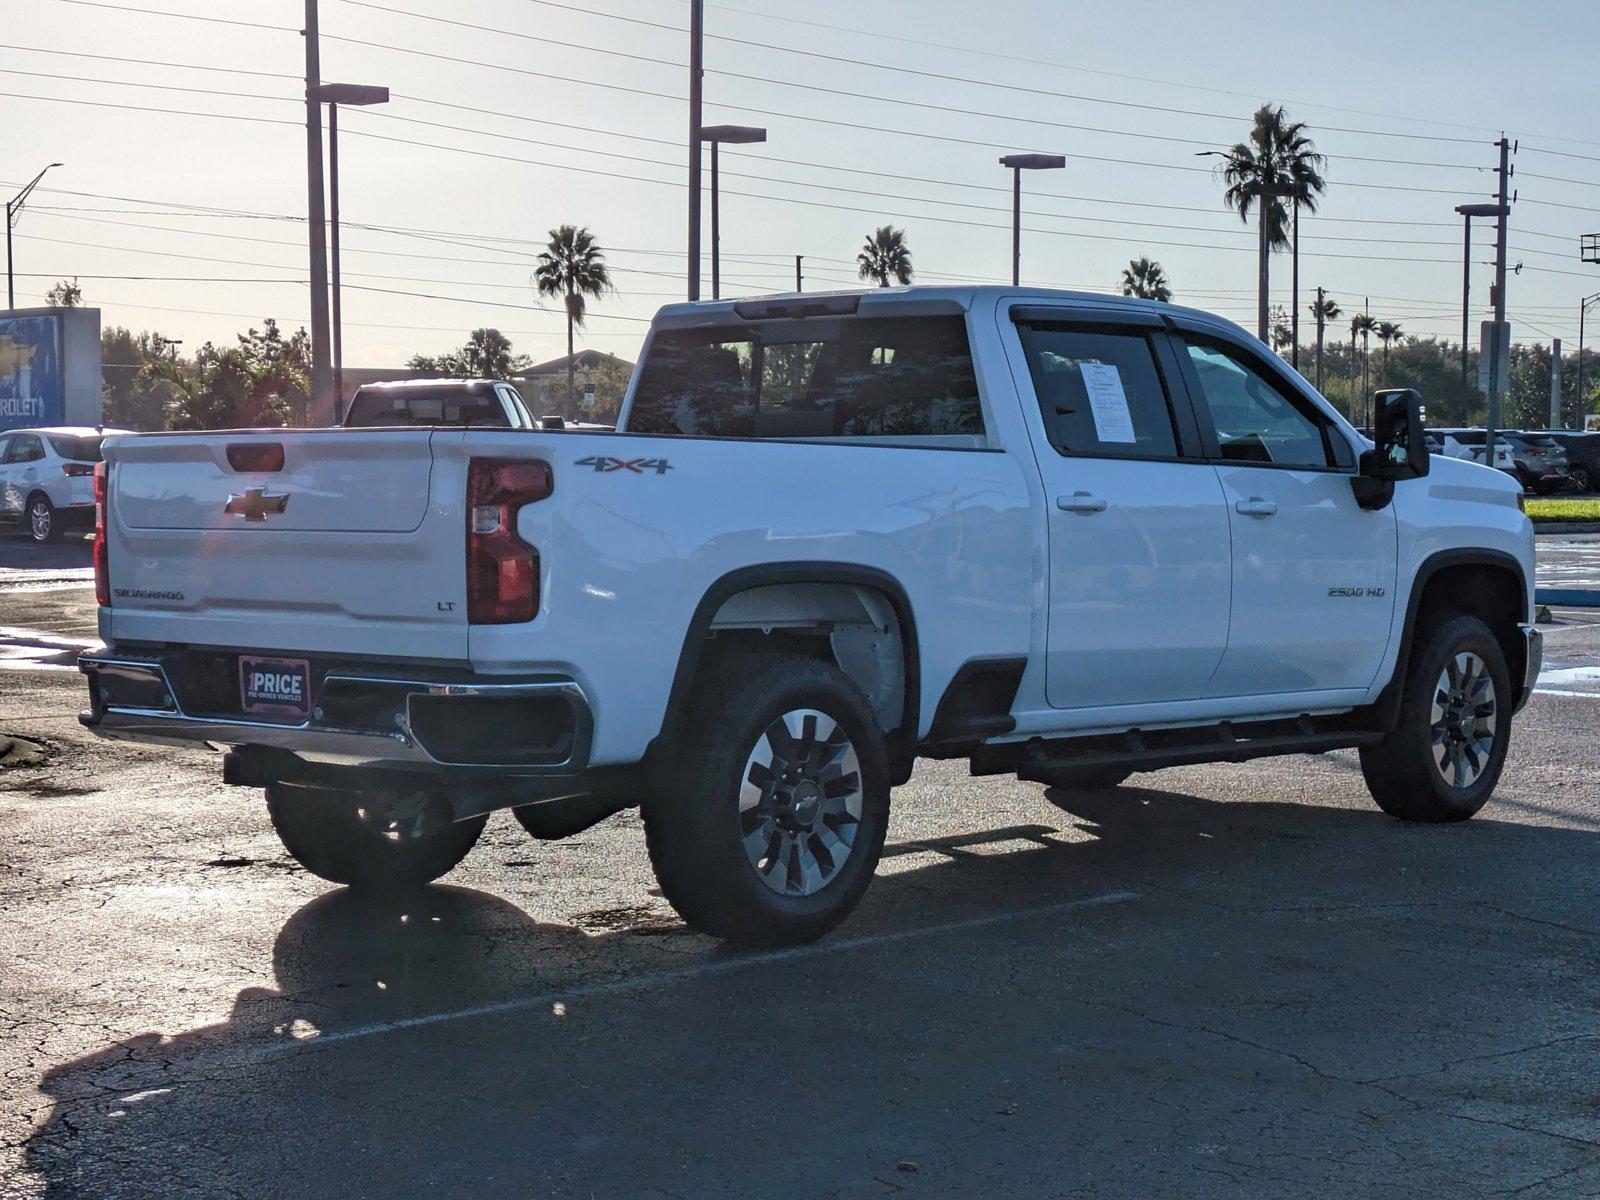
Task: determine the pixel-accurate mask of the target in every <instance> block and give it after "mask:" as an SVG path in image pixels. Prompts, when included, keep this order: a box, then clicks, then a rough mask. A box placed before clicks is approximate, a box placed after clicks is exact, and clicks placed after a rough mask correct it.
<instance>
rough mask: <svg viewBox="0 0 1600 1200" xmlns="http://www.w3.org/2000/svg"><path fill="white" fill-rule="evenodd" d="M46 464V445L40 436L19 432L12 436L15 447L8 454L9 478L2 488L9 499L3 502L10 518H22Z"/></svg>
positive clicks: (12, 443)
mask: <svg viewBox="0 0 1600 1200" xmlns="http://www.w3.org/2000/svg"><path fill="white" fill-rule="evenodd" d="M43 465H44V442H43V441H41V440H40V438H39V435H38V434H36V433H17V434H13V435H12V436H11V448H10V450H8V451H7V453H6V463H5V475H4V477H3V478H0V487H3V488H4V490H5V498H4V500H3V501H0V504H3V506H4V509H5V513H6V515H7V516H9V517H18V518H20V517H21V515H22V509H23V505H25V504H26V503H27V500H28V493H30V492H31V491H33V489H34V488H35V487H36V486H37V485H38V483H39V478H40V468H41V467H42V466H43Z"/></svg>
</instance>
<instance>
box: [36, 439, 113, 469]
mask: <svg viewBox="0 0 1600 1200" xmlns="http://www.w3.org/2000/svg"><path fill="white" fill-rule="evenodd" d="M44 436H45V439H46V440H47V441H48V442H49V443H50V446H51V449H53V450H54V451H55V452H56V453H57V454H59V455H60V456H61V457H62V458H68V459H71V460H72V461H74V462H99V461H100V443H101V442H103V441H104V440H105V439H104V438H99V437H73V436H72V435H70V434H65V433H47V434H45V435H44Z"/></svg>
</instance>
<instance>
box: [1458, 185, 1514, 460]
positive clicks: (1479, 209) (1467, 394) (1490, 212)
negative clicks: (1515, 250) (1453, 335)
mask: <svg viewBox="0 0 1600 1200" xmlns="http://www.w3.org/2000/svg"><path fill="white" fill-rule="evenodd" d="M1456 212H1458V213H1460V214H1461V220H1462V222H1463V225H1462V234H1461V423H1462V424H1463V425H1465V424H1466V423H1467V413H1468V409H1469V408H1470V406H1471V400H1472V382H1471V375H1470V374H1469V373H1468V370H1467V345H1468V343H1469V342H1470V341H1471V340H1472V219H1473V218H1474V217H1484V218H1489V217H1500V216H1504V215H1508V214H1509V213H1510V212H1511V209H1510V208H1509V207H1507V206H1505V205H1501V204H1458V205H1456ZM1497 290H1498V289H1497ZM1485 461H1487V460H1485Z"/></svg>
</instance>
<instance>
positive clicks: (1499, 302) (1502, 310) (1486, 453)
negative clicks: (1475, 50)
mask: <svg viewBox="0 0 1600 1200" xmlns="http://www.w3.org/2000/svg"><path fill="white" fill-rule="evenodd" d="M1499 174H1500V194H1499V196H1498V197H1497V199H1498V201H1499V209H1500V212H1499V221H1498V223H1497V225H1496V229H1495V262H1494V339H1493V341H1492V343H1491V344H1490V346H1489V419H1488V421H1487V422H1486V423H1485V425H1486V428H1485V429H1484V434H1483V461H1484V463H1485V464H1486V465H1488V466H1491V467H1492V466H1494V435H1495V429H1496V427H1498V426H1499V424H1500V343H1501V342H1502V341H1503V340H1505V334H1504V332H1503V331H1504V329H1505V325H1506V253H1507V248H1506V234H1507V232H1508V231H1509V226H1510V224H1511V221H1510V217H1511V204H1510V202H1509V200H1508V198H1507V191H1508V189H1509V185H1510V181H1511V143H1510V142H1509V141H1507V140H1506V136H1505V134H1501V135H1500V172H1499Z"/></svg>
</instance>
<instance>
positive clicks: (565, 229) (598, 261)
mask: <svg viewBox="0 0 1600 1200" xmlns="http://www.w3.org/2000/svg"><path fill="white" fill-rule="evenodd" d="M533 283H534V286H535V287H536V288H538V289H539V294H540V295H541V296H550V297H557V296H559V297H561V299H562V301H563V303H564V304H565V305H566V309H567V411H568V414H569V415H571V414H574V413H576V412H577V411H578V400H577V396H576V394H575V393H576V389H577V384H576V380H575V373H576V367H577V364H576V362H575V361H574V352H573V347H572V331H573V330H574V329H581V328H583V319H584V317H585V316H586V315H587V314H588V301H589V300H591V299H593V300H598V299H599V298H600V297H601V296H603V295H605V294H606V293H607V292H609V291H611V290H612V289H611V273H610V272H609V271H608V270H606V259H605V254H604V252H603V251H602V250H601V249H600V245H599V243H598V242H596V241H595V240H594V234H592V233H590V232H589V231H588V229H587V228H585V229H579V228H578V227H577V226H576V225H563V226H561V227H560V228H559V229H552V230H551V231H550V241H549V242H548V243H547V244H546V245H545V248H544V249H543V250H541V251H540V252H539V265H538V266H537V267H535V268H534V271H533Z"/></svg>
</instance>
